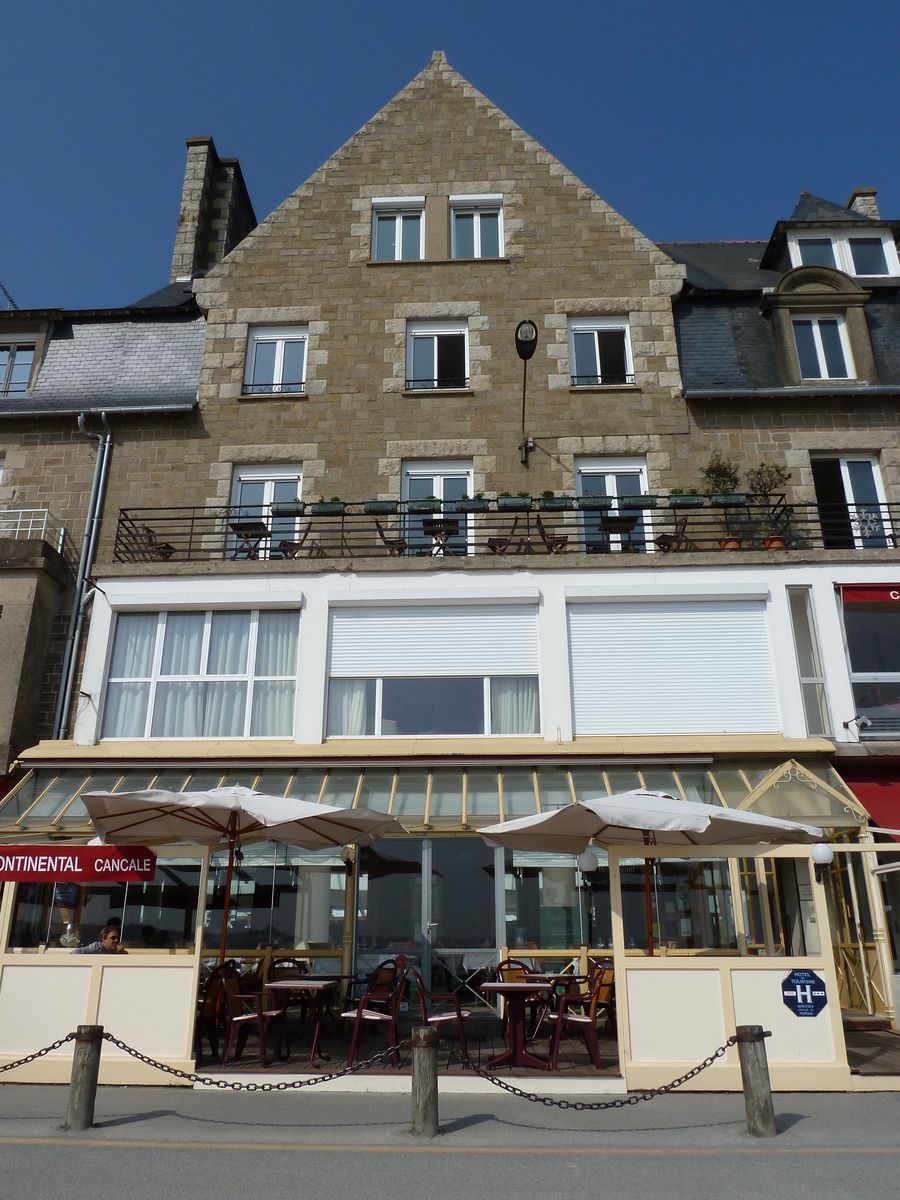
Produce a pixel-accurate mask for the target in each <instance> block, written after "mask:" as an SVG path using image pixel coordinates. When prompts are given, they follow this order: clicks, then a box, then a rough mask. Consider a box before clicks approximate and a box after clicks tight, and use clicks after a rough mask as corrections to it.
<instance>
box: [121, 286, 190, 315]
mask: <svg viewBox="0 0 900 1200" xmlns="http://www.w3.org/2000/svg"><path fill="white" fill-rule="evenodd" d="M196 307H197V305H196V301H195V300H194V290H193V284H192V281H191V280H190V279H188V280H179V281H177V282H176V283H169V284H167V285H166V286H165V287H164V288H160V289H159V291H156V292H151V293H150V295H149V296H144V298H143V299H142V300H135V302H134V303H133V304H129V305H128V308H131V309H148V308H192V309H196Z"/></svg>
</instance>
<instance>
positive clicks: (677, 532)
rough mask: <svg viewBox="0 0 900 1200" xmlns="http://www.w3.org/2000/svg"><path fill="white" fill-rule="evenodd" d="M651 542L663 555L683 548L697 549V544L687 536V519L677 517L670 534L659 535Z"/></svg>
mask: <svg viewBox="0 0 900 1200" xmlns="http://www.w3.org/2000/svg"><path fill="white" fill-rule="evenodd" d="M653 540H654V543H655V544H656V545H657V546H659V548H660V550H662V552H663V553H664V554H668V553H669V551H670V550H683V549H684V548H685V547H689V548H690V549H692V550H696V549H697V543H696V542H692V541H691V539H690V538H689V537H688V535H687V517H679V518H678V519H677V520H676V522H675V528H674V529H673V530H672V532H671V533H661V534H660V535H659V537H658V538H654V539H653Z"/></svg>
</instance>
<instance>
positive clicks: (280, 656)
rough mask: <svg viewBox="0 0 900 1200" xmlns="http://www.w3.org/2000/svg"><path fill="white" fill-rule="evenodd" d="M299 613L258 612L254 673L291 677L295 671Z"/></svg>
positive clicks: (263, 676)
mask: <svg viewBox="0 0 900 1200" xmlns="http://www.w3.org/2000/svg"><path fill="white" fill-rule="evenodd" d="M299 623H300V622H299V613H296V612H261V613H260V614H259V627H258V633H257V640H256V675H257V677H262V678H266V677H267V676H272V675H275V676H279V675H280V676H285V675H289V676H293V675H295V674H296V671H297V630H298V626H299Z"/></svg>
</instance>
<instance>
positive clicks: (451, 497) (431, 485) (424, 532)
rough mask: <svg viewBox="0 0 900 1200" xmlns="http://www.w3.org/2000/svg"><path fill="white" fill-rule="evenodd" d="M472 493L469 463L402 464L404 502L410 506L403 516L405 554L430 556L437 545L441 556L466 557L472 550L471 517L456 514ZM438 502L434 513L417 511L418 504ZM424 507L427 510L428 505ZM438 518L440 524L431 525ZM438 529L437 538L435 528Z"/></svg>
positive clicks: (470, 466) (450, 461)
mask: <svg viewBox="0 0 900 1200" xmlns="http://www.w3.org/2000/svg"><path fill="white" fill-rule="evenodd" d="M471 494H472V465H471V463H467V462H453V461H452V460H447V461H444V462H428V461H426V462H405V463H404V464H403V499H404V500H406V501H413V502H414V503H413V504H409V503H408V504H407V506H406V512H405V514H404V524H403V534H404V540H405V542H406V553H407V554H410V555H423V554H431V553H432V552H433V551H434V550H435V548H436V546H437V544H438V542H440V549H441V553H442V554H445V553H449V554H466V553H468V549H469V542H470V538H469V533H470V531H471V530H470V526H471V521H472V518H471V516H469V515H467V514H465V513H459V514H457V509H456V501H457V500H461V499H462V498H463V497H464V496H471ZM428 500H435V501H438V502H439V503H436V504H435V505H434V511H430V512H428V513H420V512H417V511H415V510H416V507H417V505H416V503H415V502H419V501H428ZM423 507H425V508H427V507H428V505H427V504H426V505H424V506H423ZM436 518H437V519H439V520H440V522H441V525H440V526H439V527H436V526H434V525H433V524H431V523H430V522H433V521H434V520H435V519H436ZM436 528H439V529H440V533H439V537H437V538H436V535H435V529H436Z"/></svg>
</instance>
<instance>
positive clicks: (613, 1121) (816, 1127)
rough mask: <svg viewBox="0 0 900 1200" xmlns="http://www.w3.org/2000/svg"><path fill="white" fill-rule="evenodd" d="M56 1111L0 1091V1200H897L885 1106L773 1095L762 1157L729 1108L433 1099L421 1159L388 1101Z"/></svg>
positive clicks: (216, 1101)
mask: <svg viewBox="0 0 900 1200" xmlns="http://www.w3.org/2000/svg"><path fill="white" fill-rule="evenodd" d="M66 1096H67V1089H66V1088H65V1087H37V1086H28V1085H12V1084H10V1085H5V1086H2V1087H0V1145H2V1154H3V1161H4V1171H3V1175H4V1177H5V1179H6V1181H7V1183H6V1186H5V1187H3V1188H0V1195H2V1196H3V1197H6V1196H10V1197H12V1196H15V1197H16V1198H17V1200H18V1198H20V1197H21V1198H22V1200H30V1198H31V1197H45V1196H49V1195H54V1196H59V1197H66V1198H67V1200H68V1198H69V1197H72V1198H73V1200H79V1198H80V1197H82V1196H83V1197H92V1198H95V1200H96V1198H97V1197H105V1196H111V1197H113V1196H124V1195H127V1196H128V1197H129V1200H143V1198H144V1197H147V1198H148V1200H149V1198H150V1197H153V1198H159V1197H165V1196H173V1197H174V1196H187V1195H192V1194H196V1193H197V1192H200V1193H203V1194H208V1195H215V1194H216V1191H217V1190H218V1191H219V1192H221V1193H222V1194H224V1195H228V1196H233V1195H236V1194H239V1195H242V1196H251V1195H253V1196H266V1197H281V1196H307V1195H308V1196H313V1195H316V1196H318V1197H322V1200H324V1197H325V1195H326V1194H328V1195H330V1196H337V1197H341V1198H342V1197H344V1196H346V1197H353V1198H354V1200H355V1198H360V1197H368V1196H372V1197H382V1196H386V1195H387V1196H390V1197H392V1198H395V1200H401V1198H404V1197H419V1196H427V1197H429V1200H431V1198H434V1200H443V1198H444V1197H447V1198H453V1200H459V1198H460V1196H461V1195H465V1196H466V1197H468V1198H472V1197H482V1196H484V1197H488V1196H490V1197H491V1200H500V1198H503V1197H507V1196H509V1197H515V1198H516V1200H522V1198H523V1197H530V1196H536V1197H538V1196H540V1197H543V1196H546V1195H548V1194H549V1195H554V1196H565V1197H568V1196H572V1197H581V1196H585V1197H586V1196H594V1195H596V1194H597V1193H598V1191H602V1192H603V1193H604V1194H605V1195H609V1194H610V1191H611V1189H612V1188H617V1189H621V1191H622V1192H623V1194H627V1195H630V1196H640V1197H641V1198H642V1200H645V1198H646V1200H654V1198H655V1197H657V1196H659V1197H667V1198H668V1200H677V1198H678V1197H682V1196H683V1197H691V1198H692V1200H698V1198H702V1197H705V1196H709V1197H710V1198H711V1200H712V1198H713V1197H715V1198H716V1200H718V1198H719V1197H720V1196H721V1195H722V1194H723V1193H725V1192H727V1193H728V1194H730V1195H733V1196H738V1197H741V1198H742V1200H743V1198H752V1197H757V1196H759V1197H761V1198H764V1200H772V1197H773V1195H776V1194H777V1195H778V1196H779V1198H781V1197H785V1198H791V1200H792V1198H794V1197H797V1198H798V1200H799V1198H801V1197H803V1198H805V1197H813V1196H815V1197H817V1198H819V1200H821V1198H822V1197H828V1198H831V1197H845V1196H846V1197H852V1198H853V1200H862V1198H864V1197H865V1198H868V1197H870V1196H875V1195H878V1194H879V1192H880V1189H883V1191H881V1192H880V1194H884V1195H892V1194H894V1193H895V1191H896V1180H897V1172H898V1170H900V1137H898V1131H900V1095H897V1094H883V1093H882V1094H872V1095H846V1094H824V1095H823V1094H797V1093H794V1094H781V1095H777V1096H776V1097H775V1109H776V1113H777V1114H778V1128H779V1137H778V1138H775V1139H770V1140H768V1141H757V1140H755V1139H751V1138H750V1137H748V1135H747V1133H746V1125H745V1121H744V1111H743V1098H742V1097H741V1096H740V1095H721V1094H699V1095H697V1094H695V1095H680V1096H679V1095H669V1096H662V1097H658V1098H656V1099H654V1100H652V1101H649V1102H642V1103H640V1104H636V1105H633V1106H629V1107H627V1108H624V1109H618V1110H611V1111H606V1112H601V1113H590V1112H584V1113H576V1112H571V1111H562V1110H560V1109H557V1108H547V1107H544V1106H541V1105H537V1104H532V1103H528V1102H527V1101H523V1100H520V1099H517V1098H515V1097H511V1096H505V1095H502V1094H497V1095H495V1096H491V1097H484V1096H445V1097H443V1098H442V1102H441V1130H442V1132H441V1136H440V1137H439V1138H437V1139H435V1140H434V1141H425V1142H422V1141H419V1140H418V1139H413V1138H411V1137H410V1135H409V1113H410V1102H409V1098H408V1097H402V1096H352V1095H349V1096H348V1095H340V1096H338V1095H333V1096H328V1095H323V1094H322V1092H321V1090H320V1091H319V1092H318V1094H316V1095H311V1094H309V1093H304V1092H300V1093H276V1094H271V1093H270V1094H263V1095H259V1094H252V1095H247V1094H240V1093H234V1092H219V1091H216V1092H213V1093H209V1092H203V1093H198V1092H194V1091H187V1090H182V1089H178V1088H101V1089H100V1091H99V1092H98V1098H97V1108H96V1120H97V1126H96V1128H95V1129H94V1130H92V1131H91V1132H90V1133H87V1134H72V1133H65V1132H62V1131H61V1130H60V1129H59V1125H60V1122H61V1120H62V1117H63V1115H64V1113H65V1107H66ZM110 1151H112V1152H113V1153H112V1154H110ZM13 1178H15V1186H14V1187H12V1186H10V1181H11V1180H12V1179H13Z"/></svg>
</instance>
